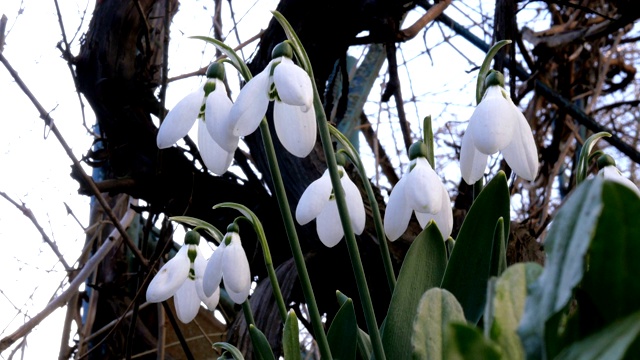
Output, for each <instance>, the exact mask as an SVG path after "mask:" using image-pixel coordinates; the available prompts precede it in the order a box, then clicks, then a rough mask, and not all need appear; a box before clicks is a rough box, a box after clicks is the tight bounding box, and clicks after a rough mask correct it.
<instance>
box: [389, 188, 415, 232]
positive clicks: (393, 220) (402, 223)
mask: <svg viewBox="0 0 640 360" xmlns="http://www.w3.org/2000/svg"><path fill="white" fill-rule="evenodd" d="M406 182H407V180H406V176H405V177H403V178H402V179H400V181H398V183H397V184H396V186H394V188H393V190H392V191H391V194H390V195H389V201H388V202H387V207H386V209H385V211H384V232H385V234H387V237H388V238H389V240H390V241H396V240H397V239H398V238H399V237H400V236H402V234H404V232H405V231H406V230H407V226H409V221H410V220H411V213H412V212H413V210H412V209H411V208H410V207H409V205H407V202H406V201H405V194H404V189H405V184H406Z"/></svg>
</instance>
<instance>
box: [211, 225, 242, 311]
mask: <svg viewBox="0 0 640 360" xmlns="http://www.w3.org/2000/svg"><path fill="white" fill-rule="evenodd" d="M238 231H239V230H238V225H236V224H235V223H233V224H231V225H229V226H228V227H227V233H226V234H225V236H224V239H223V240H222V242H221V243H220V246H218V248H217V249H216V250H215V251H214V252H213V255H211V258H210V259H209V262H208V263H207V265H206V268H205V270H204V279H203V280H204V283H203V290H204V294H205V295H209V294H213V293H214V292H215V291H216V289H217V288H219V286H220V281H224V287H225V290H226V291H227V293H228V294H229V297H230V298H231V300H233V302H235V303H236V304H242V303H243V302H245V301H246V300H247V297H249V291H250V290H251V270H250V269H249V261H248V260H247V255H246V253H245V252H244V248H243V247H242V242H241V241H240V235H239V234H238Z"/></svg>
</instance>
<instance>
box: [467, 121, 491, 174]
mask: <svg viewBox="0 0 640 360" xmlns="http://www.w3.org/2000/svg"><path fill="white" fill-rule="evenodd" d="M488 157H489V156H488V155H485V154H483V153H481V152H480V151H478V150H477V149H476V148H475V146H474V145H473V135H472V134H471V132H469V129H467V131H466V132H465V133H464V135H463V136H462V144H461V145H460V171H461V173H462V178H463V179H464V181H465V182H466V183H467V184H470V185H473V184H474V183H475V182H476V181H478V180H480V179H481V178H482V175H484V169H485V168H486V167H487V158H488Z"/></svg>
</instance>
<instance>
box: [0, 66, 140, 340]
mask: <svg viewBox="0 0 640 360" xmlns="http://www.w3.org/2000/svg"><path fill="white" fill-rule="evenodd" d="M0 56H1V55H0ZM135 215H136V212H135V211H134V210H132V209H128V210H127V212H126V213H125V214H124V216H123V217H122V220H120V221H118V225H119V227H120V228H123V227H127V226H129V224H131V222H132V221H133V219H134V217H135ZM118 235H121V234H119V231H118V230H117V229H114V230H113V231H112V232H111V234H109V239H111V240H110V241H105V242H104V243H103V244H102V246H100V248H99V249H98V250H97V251H96V253H95V254H94V255H93V256H92V257H91V258H90V259H89V260H88V261H87V264H86V265H85V266H84V267H83V268H82V270H80V271H79V272H78V274H77V275H76V277H75V278H74V279H73V281H71V283H70V284H69V287H68V288H67V289H66V290H65V291H64V292H63V293H61V294H60V295H59V296H58V297H56V298H55V299H53V300H51V302H49V304H47V306H46V307H45V308H44V309H43V310H42V311H41V312H39V313H38V314H37V315H35V316H34V317H32V318H31V319H29V321H27V322H26V323H24V325H22V326H21V327H20V328H19V329H17V330H16V331H15V332H13V333H12V334H11V335H9V336H6V337H4V338H3V339H2V340H0V353H2V352H3V351H4V350H6V349H7V348H9V346H11V345H12V344H13V343H15V342H16V341H17V340H18V339H20V338H22V337H24V336H26V335H27V334H29V333H30V332H31V330H33V328H34V327H36V326H37V325H38V324H40V322H42V320H44V319H45V318H46V317H47V316H49V315H50V314H51V313H52V312H54V311H55V310H56V309H57V308H59V307H62V306H64V305H66V304H67V303H68V302H69V300H70V299H71V298H72V297H73V296H74V295H75V294H76V292H77V290H78V287H80V285H81V284H83V283H84V281H85V280H86V279H87V278H88V277H89V276H90V275H91V274H92V273H93V272H94V270H95V269H96V268H97V267H98V265H99V264H100V263H101V262H102V260H103V259H104V258H105V257H106V256H107V255H108V254H109V253H110V251H111V249H112V248H113V247H114V246H116V245H119V244H120V243H121V240H122V236H118Z"/></svg>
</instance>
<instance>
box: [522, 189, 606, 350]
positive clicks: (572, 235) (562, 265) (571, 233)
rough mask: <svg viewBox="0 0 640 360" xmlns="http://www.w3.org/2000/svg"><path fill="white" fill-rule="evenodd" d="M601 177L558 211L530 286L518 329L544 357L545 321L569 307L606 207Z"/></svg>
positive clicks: (530, 347)
mask: <svg viewBox="0 0 640 360" xmlns="http://www.w3.org/2000/svg"><path fill="white" fill-rule="evenodd" d="M602 184H603V180H602V179H601V178H600V177H595V178H593V179H589V180H586V181H584V182H583V183H582V184H580V185H579V186H578V187H577V188H576V189H575V190H574V193H573V194H572V195H571V196H570V197H569V199H567V201H566V202H565V203H564V205H563V206H562V207H561V208H560V210H559V211H558V213H557V214H556V216H555V218H554V220H553V223H552V224H551V228H550V229H549V234H548V235H547V238H546V239H545V250H546V255H547V256H546V260H545V266H544V270H543V272H542V274H541V275H540V277H539V278H538V280H537V281H536V282H534V283H533V284H531V286H530V288H529V296H528V297H527V300H526V303H525V311H524V314H523V317H522V321H521V323H520V328H519V329H518V334H519V335H520V338H521V340H522V343H523V346H524V349H525V352H526V353H527V355H528V356H531V357H537V358H540V357H542V351H543V344H544V341H543V339H544V334H545V323H546V322H547V320H549V319H551V318H552V317H553V316H554V315H555V314H557V313H558V312H560V311H562V310H564V309H565V307H566V306H567V304H568V303H569V301H570V300H571V298H572V295H573V289H574V288H575V287H576V286H577V285H578V283H580V281H581V280H582V277H583V273H584V268H585V264H584V257H585V254H586V253H587V250H588V248H589V244H590V242H591V238H592V237H593V234H594V233H595V227H596V224H597V223H598V218H599V217H600V213H601V210H602V206H603V203H602V187H603V186H602Z"/></svg>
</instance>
